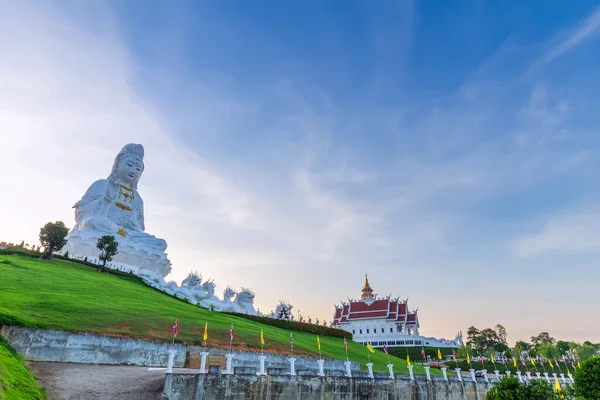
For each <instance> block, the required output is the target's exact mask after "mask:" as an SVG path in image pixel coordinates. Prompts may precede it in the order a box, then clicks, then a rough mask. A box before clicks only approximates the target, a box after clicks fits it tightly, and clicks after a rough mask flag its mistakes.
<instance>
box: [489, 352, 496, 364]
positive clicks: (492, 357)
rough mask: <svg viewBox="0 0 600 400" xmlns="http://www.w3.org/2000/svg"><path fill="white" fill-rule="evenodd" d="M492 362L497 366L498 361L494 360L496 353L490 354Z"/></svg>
mask: <svg viewBox="0 0 600 400" xmlns="http://www.w3.org/2000/svg"><path fill="white" fill-rule="evenodd" d="M490 361H491V362H492V364H494V365H496V360H495V359H494V353H490Z"/></svg>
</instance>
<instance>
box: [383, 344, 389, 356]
mask: <svg viewBox="0 0 600 400" xmlns="http://www.w3.org/2000/svg"><path fill="white" fill-rule="evenodd" d="M383 352H384V353H385V354H388V352H387V342H383Z"/></svg>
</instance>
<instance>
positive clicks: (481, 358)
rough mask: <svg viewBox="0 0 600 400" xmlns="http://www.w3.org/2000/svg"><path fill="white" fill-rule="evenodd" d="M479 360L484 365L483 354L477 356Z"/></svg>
mask: <svg viewBox="0 0 600 400" xmlns="http://www.w3.org/2000/svg"><path fill="white" fill-rule="evenodd" d="M477 359H478V360H479V361H480V362H481V363H482V364H483V357H481V354H478V355H477Z"/></svg>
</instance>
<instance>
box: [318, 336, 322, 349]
mask: <svg viewBox="0 0 600 400" xmlns="http://www.w3.org/2000/svg"><path fill="white" fill-rule="evenodd" d="M317 347H318V348H319V350H321V341H320V340H319V335H317Z"/></svg>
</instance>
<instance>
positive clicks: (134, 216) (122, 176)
mask: <svg viewBox="0 0 600 400" xmlns="http://www.w3.org/2000/svg"><path fill="white" fill-rule="evenodd" d="M142 172H144V148H143V147H142V145H141V144H128V145H126V146H124V147H123V149H122V150H121V152H120V153H119V154H117V157H116V158H115V162H114V164H113V167H112V171H111V173H110V175H109V176H108V178H107V179H100V180H98V181H96V182H94V183H93V184H92V185H91V186H90V187H89V189H88V190H87V192H85V194H84V195H83V198H82V199H81V200H79V201H78V202H77V203H76V204H75V205H74V206H73V208H75V222H76V225H75V227H74V228H73V230H72V231H71V232H69V235H68V236H67V239H68V240H67V244H66V246H65V247H64V248H63V251H68V252H69V254H73V255H79V256H87V257H88V258H92V259H94V258H98V255H99V250H98V249H97V248H96V244H97V242H98V239H99V238H100V237H101V236H104V235H112V236H114V237H115V239H116V240H117V241H118V242H119V253H118V254H117V255H116V256H115V257H113V261H112V264H113V265H115V266H120V267H122V269H124V270H132V271H133V272H134V273H138V274H139V273H145V274H148V273H153V274H158V275H161V276H163V277H165V276H166V275H167V274H168V273H169V272H170V271H171V262H170V261H169V260H168V259H167V254H166V253H165V250H166V249H167V242H165V241H164V240H163V239H158V238H156V237H154V236H152V235H149V234H147V233H145V232H144V229H145V226H144V202H143V201H142V198H141V197H140V195H139V193H138V191H137V185H138V182H139V180H140V177H141V176H142Z"/></svg>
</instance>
